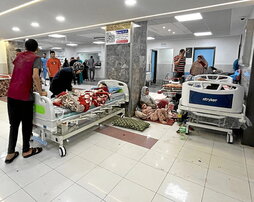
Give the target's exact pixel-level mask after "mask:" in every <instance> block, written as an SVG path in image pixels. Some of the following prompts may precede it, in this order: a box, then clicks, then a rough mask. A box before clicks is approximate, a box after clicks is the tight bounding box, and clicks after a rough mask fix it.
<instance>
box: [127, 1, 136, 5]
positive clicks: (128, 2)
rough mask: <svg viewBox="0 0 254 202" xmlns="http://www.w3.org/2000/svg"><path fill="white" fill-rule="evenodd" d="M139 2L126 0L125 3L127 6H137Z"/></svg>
mask: <svg viewBox="0 0 254 202" xmlns="http://www.w3.org/2000/svg"><path fill="white" fill-rule="evenodd" d="M136 3H137V1H136V0H125V5H126V6H135V5H136Z"/></svg>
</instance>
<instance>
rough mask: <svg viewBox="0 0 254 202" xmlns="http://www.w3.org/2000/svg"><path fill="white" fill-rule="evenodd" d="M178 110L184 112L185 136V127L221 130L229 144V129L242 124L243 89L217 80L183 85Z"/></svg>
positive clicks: (231, 135) (243, 119) (231, 139)
mask: <svg viewBox="0 0 254 202" xmlns="http://www.w3.org/2000/svg"><path fill="white" fill-rule="evenodd" d="M178 111H179V113H182V114H183V113H184V112H185V113H186V112H187V113H188V121H187V122H186V126H187V131H186V132H187V133H188V132H189V130H188V128H189V126H196V127H201V128H206V129H211V130H217V131H222V132H226V133H227V142H228V143H233V129H239V128H241V127H242V126H243V125H244V124H245V123H246V117H245V113H246V107H245V105H244V89H243V87H242V86H240V85H238V84H232V83H227V82H219V81H189V82H185V83H184V84H183V90H182V98H181V99H180V103H179V106H178Z"/></svg>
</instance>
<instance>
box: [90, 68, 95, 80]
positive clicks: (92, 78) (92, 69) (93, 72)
mask: <svg viewBox="0 0 254 202" xmlns="http://www.w3.org/2000/svg"><path fill="white" fill-rule="evenodd" d="M92 74H93V76H92ZM89 76H90V78H89V79H90V80H91V81H93V80H94V76H95V68H91V69H89Z"/></svg>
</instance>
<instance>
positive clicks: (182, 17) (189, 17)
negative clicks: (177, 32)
mask: <svg viewBox="0 0 254 202" xmlns="http://www.w3.org/2000/svg"><path fill="white" fill-rule="evenodd" d="M175 19H177V20H178V21H179V22H186V21H192V20H201V19H203V17H202V15H201V14H200V13H192V14H187V15H177V16H175Z"/></svg>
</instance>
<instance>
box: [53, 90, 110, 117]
mask: <svg viewBox="0 0 254 202" xmlns="http://www.w3.org/2000/svg"><path fill="white" fill-rule="evenodd" d="M109 95H110V94H109V93H108V92H106V91H104V90H102V89H99V90H98V89H97V90H90V91H81V90H75V91H74V92H73V91H69V92H62V93H60V94H59V95H58V96H57V97H56V99H55V100H54V101H53V104H54V105H55V106H58V107H63V108H68V109H70V110H71V111H74V112H86V111H88V110H89V109H90V108H91V106H95V107H98V106H101V105H104V104H105V103H106V101H107V100H108V99H109Z"/></svg>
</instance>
